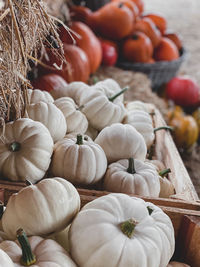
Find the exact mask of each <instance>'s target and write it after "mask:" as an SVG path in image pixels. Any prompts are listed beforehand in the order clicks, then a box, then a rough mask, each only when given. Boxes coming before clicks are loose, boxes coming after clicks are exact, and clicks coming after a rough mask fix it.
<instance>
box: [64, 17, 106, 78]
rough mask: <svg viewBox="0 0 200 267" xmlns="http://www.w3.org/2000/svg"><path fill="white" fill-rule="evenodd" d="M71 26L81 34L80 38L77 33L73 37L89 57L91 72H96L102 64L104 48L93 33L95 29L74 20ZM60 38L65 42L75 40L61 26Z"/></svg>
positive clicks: (69, 42) (70, 42)
mask: <svg viewBox="0 0 200 267" xmlns="http://www.w3.org/2000/svg"><path fill="white" fill-rule="evenodd" d="M69 27H70V28H71V29H72V30H73V31H74V32H76V33H77V34H78V35H80V37H81V38H78V37H77V36H76V35H73V38H74V39H75V41H76V45H77V46H78V47H80V48H81V49H83V51H84V52H85V53H86V55H87V56H88V59H89V63H90V73H94V72H95V71H96V70H97V69H98V67H99V66H100V64H101V61H102V49H101V44H100V42H99V40H98V38H97V37H96V35H95V34H94V33H93V31H92V30H91V29H90V28H89V27H88V26H87V25H86V24H84V23H83V22H80V21H72V22H71V24H69ZM59 33H60V39H61V40H62V41H63V43H68V44H73V40H72V38H71V37H70V35H69V34H68V32H67V31H66V30H65V29H64V27H63V26H62V27H60V31H59Z"/></svg>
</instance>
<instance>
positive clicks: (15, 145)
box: [10, 142, 21, 152]
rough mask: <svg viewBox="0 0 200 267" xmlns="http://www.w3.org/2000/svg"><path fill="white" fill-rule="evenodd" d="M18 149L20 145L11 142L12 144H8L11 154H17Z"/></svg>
mask: <svg viewBox="0 0 200 267" xmlns="http://www.w3.org/2000/svg"><path fill="white" fill-rule="evenodd" d="M20 148H21V144H20V143H18V142H13V143H11V144H10V150H11V151H12V152H17V151H19V150H20Z"/></svg>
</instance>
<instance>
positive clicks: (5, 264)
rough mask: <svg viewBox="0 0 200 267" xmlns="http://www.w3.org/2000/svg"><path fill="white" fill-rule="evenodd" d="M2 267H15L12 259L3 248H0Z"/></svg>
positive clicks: (0, 264) (0, 266)
mask: <svg viewBox="0 0 200 267" xmlns="http://www.w3.org/2000/svg"><path fill="white" fill-rule="evenodd" d="M0 267H15V266H14V263H13V261H12V260H11V258H10V257H9V256H8V254H7V253H6V252H4V250H2V249H1V248H0Z"/></svg>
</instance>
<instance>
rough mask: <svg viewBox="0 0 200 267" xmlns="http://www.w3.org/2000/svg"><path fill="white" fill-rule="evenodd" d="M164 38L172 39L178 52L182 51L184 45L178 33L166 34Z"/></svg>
mask: <svg viewBox="0 0 200 267" xmlns="http://www.w3.org/2000/svg"><path fill="white" fill-rule="evenodd" d="M164 37H166V38H168V39H170V40H171V41H173V42H174V43H175V45H176V47H177V48H178V50H180V49H181V48H182V47H183V45H182V40H181V38H180V37H179V35H178V34H177V33H174V32H166V33H165V34H164Z"/></svg>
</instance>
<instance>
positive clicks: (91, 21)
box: [71, 0, 182, 65]
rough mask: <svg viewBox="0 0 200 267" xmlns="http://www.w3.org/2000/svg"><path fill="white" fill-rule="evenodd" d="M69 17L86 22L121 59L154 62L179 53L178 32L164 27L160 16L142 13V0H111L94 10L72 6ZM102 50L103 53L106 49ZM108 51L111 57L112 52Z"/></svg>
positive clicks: (165, 24) (180, 47)
mask: <svg viewBox="0 0 200 267" xmlns="http://www.w3.org/2000/svg"><path fill="white" fill-rule="evenodd" d="M71 17H72V20H73V19H74V20H80V21H82V22H84V23H86V24H87V25H89V26H90V28H91V29H92V30H93V31H94V32H95V33H96V34H97V36H99V38H100V39H101V40H102V41H103V46H105V43H106V44H107V46H108V47H109V46H110V47H112V49H113V50H114V49H115V54H116V53H117V55H118V56H119V57H120V60H122V61H129V62H141V63H154V62H156V61H172V60H176V59H178V58H179V56H180V52H181V49H182V41H181V39H180V37H179V36H178V34H177V33H175V32H172V31H169V30H168V28H167V21H166V19H165V18H164V17H163V16H161V15H159V14H156V13H145V12H144V3H143V1H142V0H137V1H136V0H111V1H110V2H108V3H107V4H105V5H104V6H102V7H101V8H100V9H98V10H97V11H94V12H92V11H91V10H90V9H89V8H87V7H83V6H72V7H71ZM107 49H108V48H107ZM103 51H104V52H105V53H106V48H105V50H103ZM110 53H111V54H112V56H111V58H112V57H114V52H110ZM108 57H109V55H108ZM115 57H116V55H115ZM111 62H112V61H111ZM105 64H107V65H109V64H110V65H111V64H115V63H110V62H108V63H107V62H105Z"/></svg>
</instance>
